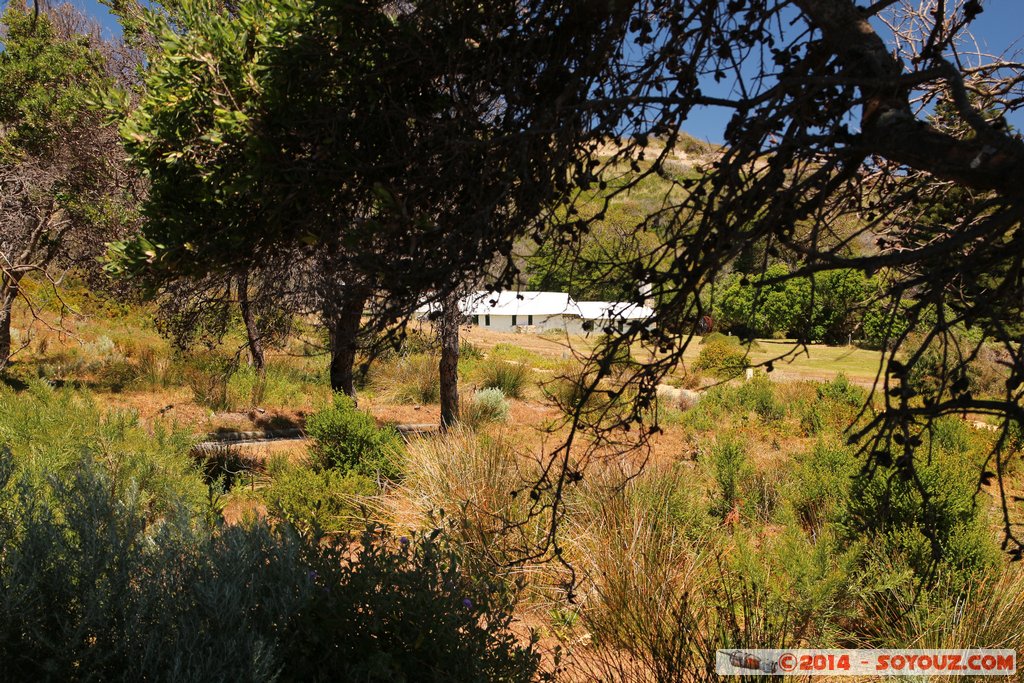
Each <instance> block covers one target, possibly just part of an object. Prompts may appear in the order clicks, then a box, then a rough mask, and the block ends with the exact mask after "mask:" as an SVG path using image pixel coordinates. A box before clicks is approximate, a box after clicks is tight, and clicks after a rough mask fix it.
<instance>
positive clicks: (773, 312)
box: [718, 263, 872, 344]
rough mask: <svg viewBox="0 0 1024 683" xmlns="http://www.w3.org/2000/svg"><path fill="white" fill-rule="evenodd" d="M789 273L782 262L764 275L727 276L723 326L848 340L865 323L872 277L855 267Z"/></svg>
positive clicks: (721, 303)
mask: <svg viewBox="0 0 1024 683" xmlns="http://www.w3.org/2000/svg"><path fill="white" fill-rule="evenodd" d="M788 275H789V268H788V267H787V266H785V265H784V264H781V263H777V264H774V265H771V266H769V267H768V269H767V270H766V271H765V272H764V274H763V275H757V276H755V277H753V278H750V277H747V276H746V275H739V274H736V275H733V276H732V277H731V278H730V279H728V280H726V282H725V283H724V284H723V291H722V294H721V299H720V301H719V302H718V312H719V320H718V322H719V324H720V325H721V326H722V328H723V329H726V330H732V331H734V332H737V333H738V334H740V335H743V336H750V337H767V338H771V337H777V336H780V335H788V336H791V337H797V338H800V339H804V340H806V341H809V342H825V343H829V344H844V343H846V342H847V341H848V340H849V339H850V337H851V336H852V335H853V334H854V332H855V331H856V330H857V329H858V327H859V325H860V324H861V319H862V309H863V307H864V304H865V302H866V301H867V299H868V298H869V294H870V292H871V289H872V284H871V282H870V281H869V280H867V279H866V278H865V277H864V276H863V274H861V273H859V272H857V271H853V270H836V271H829V272H825V273H819V274H816V275H815V276H814V277H813V278H791V279H785V278H787V276H788Z"/></svg>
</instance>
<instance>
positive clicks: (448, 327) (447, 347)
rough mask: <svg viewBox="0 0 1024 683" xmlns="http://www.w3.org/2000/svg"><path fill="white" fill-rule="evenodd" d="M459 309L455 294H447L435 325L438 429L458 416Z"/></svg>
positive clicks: (452, 422)
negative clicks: (438, 344) (438, 354)
mask: <svg viewBox="0 0 1024 683" xmlns="http://www.w3.org/2000/svg"><path fill="white" fill-rule="evenodd" d="M461 322H462V312H461V311H460V310H459V297H458V294H451V295H449V296H448V297H447V298H445V300H444V301H443V302H442V303H441V317H439V318H438V319H437V321H436V322H435V323H434V324H435V325H436V326H437V336H438V340H439V341H440V342H441V362H440V364H439V368H438V371H439V373H440V377H441V431H446V430H447V429H448V428H449V427H451V426H452V425H454V424H455V423H456V422H458V420H459V325H460V324H461Z"/></svg>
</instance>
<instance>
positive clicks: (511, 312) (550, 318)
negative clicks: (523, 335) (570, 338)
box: [463, 292, 579, 331]
mask: <svg viewBox="0 0 1024 683" xmlns="http://www.w3.org/2000/svg"><path fill="white" fill-rule="evenodd" d="M464 303H465V304H466V305H465V306H463V311H464V312H465V313H466V315H468V316H469V317H470V319H471V320H472V321H473V324H474V325H479V326H480V327H483V328H486V329H492V330H514V329H516V328H519V327H529V328H533V329H535V330H540V331H542V330H550V329H564V328H566V326H567V325H568V324H570V323H571V322H572V321H575V320H578V318H579V311H578V310H577V308H576V302H575V301H573V299H572V297H571V296H569V295H568V294H564V293H562V292H476V293H475V294H472V295H470V296H469V297H467V298H466V299H465V300H464Z"/></svg>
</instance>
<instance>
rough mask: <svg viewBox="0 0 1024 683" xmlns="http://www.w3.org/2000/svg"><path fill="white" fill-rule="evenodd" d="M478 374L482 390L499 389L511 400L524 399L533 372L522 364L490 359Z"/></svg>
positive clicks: (484, 363)
mask: <svg viewBox="0 0 1024 683" xmlns="http://www.w3.org/2000/svg"><path fill="white" fill-rule="evenodd" d="M477 373H478V377H479V380H478V381H479V384H480V388H481V389H498V390H500V391H501V393H502V394H504V395H505V396H507V397H509V398H522V397H523V396H524V395H525V393H526V387H527V385H528V384H529V382H530V375H531V374H532V371H531V370H530V367H529V366H528V365H526V364H525V363H522V362H518V361H507V360H501V359H499V358H488V359H487V360H486V361H484V362H483V363H481V364H480V367H479V369H478V370H477Z"/></svg>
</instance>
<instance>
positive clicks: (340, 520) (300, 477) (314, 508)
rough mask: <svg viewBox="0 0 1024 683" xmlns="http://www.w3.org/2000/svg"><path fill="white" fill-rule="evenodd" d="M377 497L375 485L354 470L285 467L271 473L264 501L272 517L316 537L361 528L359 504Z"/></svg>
mask: <svg viewBox="0 0 1024 683" xmlns="http://www.w3.org/2000/svg"><path fill="white" fill-rule="evenodd" d="M377 493H378V489H377V484H376V482H374V480H372V479H370V478H369V477H367V476H366V475H363V474H359V473H358V472H356V471H354V470H349V471H347V472H342V471H340V470H336V469H327V470H313V469H309V468H308V467H284V468H279V469H278V470H277V471H275V472H272V479H271V484H270V486H269V487H267V488H266V489H264V490H263V491H262V498H263V500H264V502H265V503H266V505H267V512H268V513H269V514H270V515H271V516H272V517H274V518H276V519H279V520H283V521H285V522H288V523H289V524H290V525H292V526H293V527H295V529H296V530H298V531H299V533H302V534H307V535H313V536H316V535H319V534H322V533H338V532H341V531H349V530H352V529H356V528H358V527H359V526H360V525H361V524H362V520H363V518H364V515H363V514H362V512H361V509H360V504H361V503H362V501H364V500H365V499H367V498H369V497H371V496H374V495H376V494H377Z"/></svg>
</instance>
